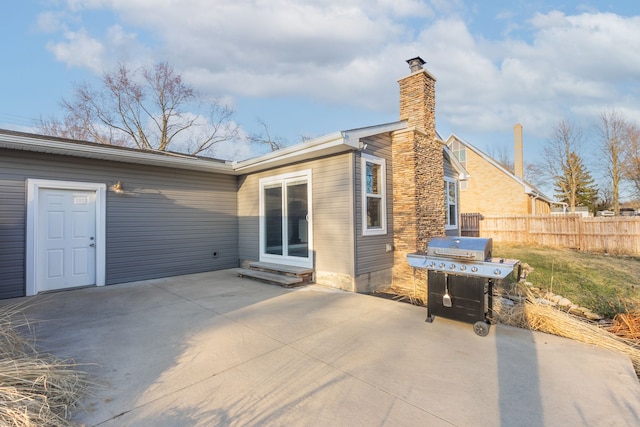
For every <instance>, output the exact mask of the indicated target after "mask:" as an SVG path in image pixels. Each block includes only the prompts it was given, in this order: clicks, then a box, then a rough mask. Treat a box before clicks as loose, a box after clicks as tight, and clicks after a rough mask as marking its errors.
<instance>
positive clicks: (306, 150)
mask: <svg viewBox="0 0 640 427" xmlns="http://www.w3.org/2000/svg"><path fill="white" fill-rule="evenodd" d="M406 127H407V123H406V121H401V122H393V123H386V124H381V125H376V126H370V127H366V128H360V129H352V130H346V131H343V132H335V133H332V134H329V135H325V136H321V137H319V138H315V139H312V140H309V141H306V142H304V143H301V144H297V145H294V146H291V147H287V148H283V149H281V150H278V151H274V152H271V153H268V154H265V155H262V156H259V157H255V158H253V159H248V160H243V161H240V162H225V161H223V160H219V159H211V158H208V157H197V156H190V155H186V154H180V153H172V152H166V151H158V150H148V151H145V150H138V149H133V148H127V147H116V146H113V145H103V144H98V143H94V142H86V141H75V140H66V139H62V138H55V137H47V136H42V135H34V134H21V133H20V132H12V131H2V130H0V148H6V149H11V150H21V151H29V152H38V153H48V154H59V155H67V156H74V157H80V158H90V159H97V160H109V161H114V162H123V163H133V164H145V165H152V166H163V167H173V168H179V169H188V170H196V171H204V172H216V173H222V174H226V175H242V174H247V173H252V172H257V171H261V170H265V169H270V168H274V167H279V166H285V165H288V164H292V163H295V162H298V161H304V160H309V159H312V158H316V157H320V156H326V155H331V154H337V153H342V152H347V151H353V150H359V149H362V148H363V147H361V143H360V140H361V138H366V137H368V136H372V135H377V134H382V133H388V132H393V131H396V130H401V129H404V128H406Z"/></svg>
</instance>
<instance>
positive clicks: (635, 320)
mask: <svg viewBox="0 0 640 427" xmlns="http://www.w3.org/2000/svg"><path fill="white" fill-rule="evenodd" d="M608 330H609V332H611V333H612V334H616V335H617V336H619V337H622V338H626V339H629V340H640V312H634V313H618V314H616V316H615V317H614V318H613V324H612V325H611V326H610V327H609V328H608Z"/></svg>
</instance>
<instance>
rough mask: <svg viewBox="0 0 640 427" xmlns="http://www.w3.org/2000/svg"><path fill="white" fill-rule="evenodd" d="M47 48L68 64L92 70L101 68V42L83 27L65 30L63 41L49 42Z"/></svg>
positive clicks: (98, 70)
mask: <svg viewBox="0 0 640 427" xmlns="http://www.w3.org/2000/svg"><path fill="white" fill-rule="evenodd" d="M47 49H48V50H49V51H50V52H51V53H53V55H54V56H55V58H56V59H57V60H58V61H60V62H64V63H66V64H67V65H69V66H79V67H87V68H89V69H91V70H93V71H94V72H101V70H102V69H103V63H102V60H103V52H104V46H103V44H102V43H101V42H100V41H99V40H97V39H95V38H93V37H91V35H90V34H89V33H88V32H87V31H86V30H84V29H80V30H79V31H65V33H64V41H60V42H57V43H54V42H49V43H48V44H47Z"/></svg>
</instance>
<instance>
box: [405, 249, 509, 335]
mask: <svg viewBox="0 0 640 427" xmlns="http://www.w3.org/2000/svg"><path fill="white" fill-rule="evenodd" d="M492 249H493V240H492V239H488V238H480V237H434V238H432V239H431V241H430V242H429V245H428V246H427V252H426V253H420V252H418V253H413V254H408V255H407V261H408V262H409V265H410V266H412V267H414V268H422V269H426V270H428V272H427V322H429V323H431V322H433V319H434V317H435V316H442V317H446V318H449V319H454V320H459V321H463V322H467V323H472V324H473V330H474V332H475V333H476V334H478V335H480V336H486V335H487V334H488V333H489V325H490V324H491V323H493V320H492V318H491V315H492V311H493V286H494V284H495V281H496V280H501V279H505V278H506V277H507V276H509V275H510V274H512V273H513V272H514V271H516V272H517V273H516V274H517V275H518V276H519V268H520V262H519V261H518V260H514V259H504V258H492Z"/></svg>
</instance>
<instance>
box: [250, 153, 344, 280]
mask: <svg viewBox="0 0 640 427" xmlns="http://www.w3.org/2000/svg"><path fill="white" fill-rule="evenodd" d="M352 158H353V155H352V154H351V153H347V154H341V155H336V156H330V157H325V158H321V159H317V160H312V161H308V162H303V163H299V164H296V165H292V166H287V167H282V168H277V169H273V170H270V171H266V172H260V173H256V174H251V175H247V176H243V177H241V178H240V180H239V181H238V216H239V225H240V227H239V237H238V240H239V242H238V248H239V253H240V259H241V260H248V261H257V260H258V259H259V257H260V254H259V239H260V230H259V214H260V207H259V193H260V187H259V180H260V178H266V177H271V176H277V175H282V174H286V173H290V172H298V171H303V170H311V182H312V206H313V216H312V220H313V250H314V263H315V265H314V268H315V269H316V270H318V271H327V272H333V273H338V274H350V275H352V274H353V245H352V239H353V231H352V230H353V205H352V204H353V200H352V194H353V186H352V179H351V176H352V168H351V164H352V160H351V159H352Z"/></svg>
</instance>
